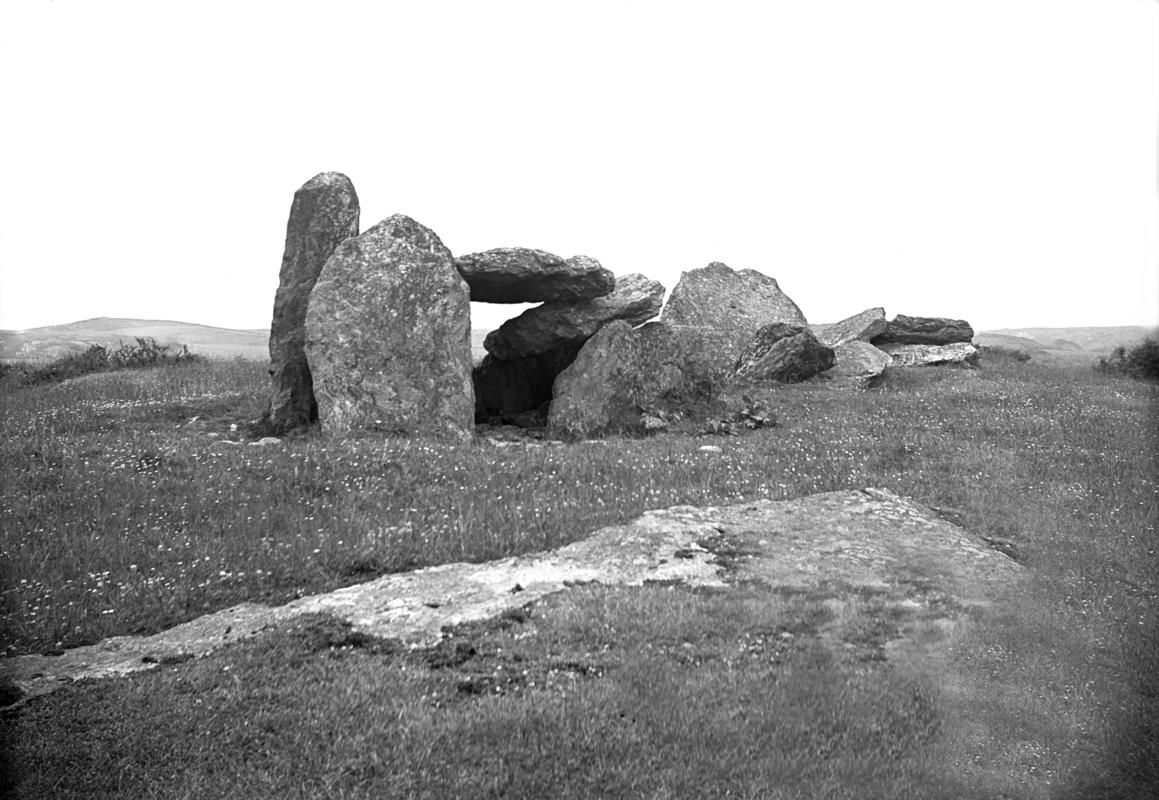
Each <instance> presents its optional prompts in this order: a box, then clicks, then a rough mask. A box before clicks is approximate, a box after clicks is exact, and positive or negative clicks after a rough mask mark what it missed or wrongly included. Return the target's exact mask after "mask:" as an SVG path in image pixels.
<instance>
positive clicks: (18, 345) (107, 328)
mask: <svg viewBox="0 0 1159 800" xmlns="http://www.w3.org/2000/svg"><path fill="white" fill-rule="evenodd" d="M138 337H140V338H151V339H155V340H156V341H157V343H158V344H165V345H173V346H176V347H180V346H181V345H188V346H189V350H190V351H191V352H194V353H198V354H200V355H203V356H217V357H233V356H242V357H245V358H254V359H259V360H264V359H267V358H269V339H270V332H269V330H268V329H252V330H234V329H231V328H214V327H210V326H209V325H196V324H193V323H189V322H173V321H171V320H156V319H118V318H114V317H97V318H96V319H86V320H81V321H80V322H70V323H67V324H65V325H47V326H45V327H43V328H29V329H28V330H23V331H0V361H51V360H53V359H56V358H60V357H61V356H65V355H68V354H69V353H78V352H81V351H84V350H87V349H88V348H89V346H91V345H94V344H100V345H104V346H105V347H116V346H118V345H119V344H121V343H122V342H125V343H132V342H133V341H134V340H135V339H137V338H138Z"/></svg>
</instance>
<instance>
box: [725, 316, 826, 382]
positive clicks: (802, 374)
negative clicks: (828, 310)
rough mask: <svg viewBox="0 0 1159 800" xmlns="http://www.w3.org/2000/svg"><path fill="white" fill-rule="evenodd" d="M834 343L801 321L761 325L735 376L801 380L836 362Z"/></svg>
mask: <svg viewBox="0 0 1159 800" xmlns="http://www.w3.org/2000/svg"><path fill="white" fill-rule="evenodd" d="M833 363H834V355H833V349H832V348H831V347H826V346H825V345H823V344H821V343H820V342H819V341H817V337H816V336H814V335H813V332H812V331H811V330H809V329H808V328H806V327H804V326H802V325H786V324H785V323H783V322H774V323H772V324H771V325H765V326H763V327H762V328H760V329H759V330H758V331H757V332H756V335H755V336H753V339H752V341H751V342H749V344H748V345H747V346H746V347H745V349H744V351H743V352H742V353H741V355H740V358H739V359H737V363H736V370H735V372H734V375H733V377H734V379H735V380H738V381H743V382H746V383H766V382H774V383H799V382H800V381H804V380H808V379H809V378H811V377H813V376H814V375H816V374H818V373H820V372H824V371H825V370H827V369H829V368H830V367H832V366H833Z"/></svg>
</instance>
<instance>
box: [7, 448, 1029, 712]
mask: <svg viewBox="0 0 1159 800" xmlns="http://www.w3.org/2000/svg"><path fill="white" fill-rule="evenodd" d="M701 449H702V450H703V449H705V448H701ZM715 449H716V450H717V451H719V450H720V448H719V447H718V448H715ZM738 552H743V553H745V557H744V558H739V559H738V558H735V557H733V558H728V559H727V561H728V567H727V570H728V571H730V572H731V573H732V574H731V575H726V574H725V572H726V566H725V564H724V563H723V562H724V559H722V558H721V557H720V556H722V555H725V554H728V553H732V554H733V556H735V554H736V553H738ZM1025 579H1026V570H1025V569H1024V568H1023V567H1022V566H1020V565H1019V564H1018V563H1017V562H1015V561H1014V560H1012V559H1011V558H1009V557H1007V556H1005V555H1003V554H1002V553H1000V552H998V551H997V550H995V549H993V548H992V547H990V546H987V543H986V542H985V541H983V540H982V539H980V538H979V537H977V536H975V535H973V534H971V533H969V532H967V531H965V530H963V529H962V528H960V527H958V526H957V525H954V524H952V523H950V522H947V521H945V520H944V519H940V518H939V517H938V516H937V515H936V514H934V513H933V512H932V511H931V510H930V509H928V508H926V507H924V506H922V505H920V504H918V503H916V502H914V501H912V500H909V499H907V498H904V497H899V496H898V495H896V494H893V493H892V492H890V491H888V490H885V489H876V488H866V489H853V490H843V491H835V492H825V493H823V494H815V495H809V496H806V497H801V498H795V499H792V500H757V501H749V502H745V503H740V504H737V505H727V506H714V507H709V508H693V507H690V506H675V507H672V508H668V509H664V510H658V511H650V512H648V513H646V514H644V515H642V516H640V517H638V518H637V519H635V520H631V521H629V522H628V523H626V524H624V525H615V526H610V527H606V528H603V529H601V530H599V531H596V532H595V533H593V534H592V535H591V536H590V537H587V538H585V539H583V540H581V541H578V542H575V543H573V544H570V545H567V546H566V547H562V548H559V549H556V550H552V551H550V552H544V553H534V554H530V555H525V556H517V557H512V558H504V559H501V560H497V561H490V562H487V563H483V564H469V563H452V564H442V565H439V566H434V567H428V568H425V569H420V570H416V571H413V572H406V573H401V574H391V575H384V576H382V577H380V578H377V579H376V580H373V581H369V582H366V583H361V584H356V585H353V586H348V587H345V588H342V589H338V590H335V591H333V592H328V593H326V594H319V595H311V596H308V597H302V598H299V599H297V600H293V601H291V602H289V603H286V604H285V605H281V606H276V607H270V606H265V605H260V604H256V603H244V604H241V605H238V606H234V607H232V608H229V609H226V610H224V611H219V612H217V613H215V614H211V615H208V616H205V617H201V618H199V619H196V620H193V621H192V622H187V623H185V624H183V625H179V626H177V627H175V628H172V629H170V630H167V631H163V632H161V633H158V634H154V635H151V636H119V637H114V638H111V639H107V640H105V641H103V642H100V643H98V644H94V645H88V646H85V647H80V648H76V649H74V650H69V651H67V652H65V653H64V654H62V655H56V656H46V655H26V656H17V657H14V658H8V659H4V660H2V661H0V677H2V678H3V679H4V680H6V681H9V682H11V685H13V686H15V687H16V688H17V689H19V691H20V692H21V693H22V694H23V695H26V696H34V695H40V694H45V693H48V692H51V691H53V690H54V689H56V688H58V687H61V686H65V685H68V683H69V682H70V681H74V680H80V679H98V678H111V677H116V676H121V675H127V674H131V673H135V672H140V671H142V670H148V669H152V668H154V667H156V666H158V665H159V664H162V663H165V662H170V661H178V660H183V659H186V658H190V657H194V656H197V657H200V656H206V655H209V654H210V653H212V652H213V651H214V650H216V649H218V648H221V647H225V646H227V645H229V644H231V643H234V642H237V641H243V640H246V639H251V638H253V637H257V636H261V635H262V634H263V632H264V631H268V630H270V629H271V628H275V627H278V626H282V625H287V624H291V623H292V622H293V621H294V620H296V619H297V618H298V617H301V616H302V615H305V614H327V615H330V616H332V617H334V618H336V619H339V620H342V621H344V622H346V623H348V624H349V625H350V626H351V627H352V629H353V631H355V632H357V633H361V634H365V635H369V636H375V637H381V638H384V639H397V640H400V641H402V642H404V643H407V644H409V645H412V646H416V647H430V646H433V645H436V644H438V643H439V642H440V641H442V640H443V638H444V636H445V631H446V629H447V628H448V627H449V626H452V625H457V624H462V623H464V622H469V621H473V620H482V619H488V618H493V617H497V616H498V615H500V614H502V613H503V612H505V611H507V610H509V609H514V608H518V607H521V606H525V605H527V604H528V603H530V602H534V601H536V600H539V599H540V598H543V597H544V596H546V595H549V594H552V593H554V592H562V591H567V588H568V587H569V586H574V585H576V584H583V583H591V582H594V581H598V582H599V583H601V584H604V585H608V586H616V585H630V586H640V585H643V584H645V583H647V582H650V581H651V582H679V583H681V584H684V585H688V586H711V587H714V588H715V589H716V590H718V591H728V590H729V587H736V586H740V585H746V584H747V585H757V586H767V587H769V591H770V592H771V593H775V592H784V591H786V590H787V591H796V592H800V591H807V590H817V589H824V590H825V592H826V596H831V595H833V593H834V592H839V593H838V594H837V596H836V597H834V598H833V600H835V601H836V605H835V606H834V607H835V608H838V609H840V608H842V607H843V604H845V603H857V602H862V603H864V602H866V599H865V598H866V597H869V598H870V601H871V602H872V603H873V604H875V607H876V608H877V609H878V611H877V613H878V614H879V615H882V617H883V618H888V619H889V620H890V621H891V624H890V625H888V626H885V627H884V629H883V631H884V637H873V638H877V639H881V638H884V641H878V642H877V644H876V647H877V648H879V649H875V650H873V651H872V652H870V653H857V652H850V651H849V649H848V648H849V644H848V641H849V640H848V639H847V638H846V637H845V636H840V635H833V636H825V635H824V631H822V632H821V633H822V635H821V636H820V637H819V638H818V640H817V644H818V646H822V647H825V646H829V647H832V648H833V656H834V657H835V658H838V659H852V660H855V661H861V660H864V659H865V657H866V656H869V657H872V658H878V659H881V658H884V659H886V660H888V661H889V662H890V663H891V665H893V666H897V667H906V666H909V667H911V668H917V667H921V666H922V665H925V666H926V667H927V668H929V667H930V666H931V665H938V664H946V665H949V664H950V663H951V662H949V661H947V660H945V659H946V654H947V653H948V652H949V648H950V647H951V646H953V645H956V644H957V643H959V642H961V641H963V635H964V634H965V633H966V631H968V629H969V627H970V626H971V625H972V624H974V622H975V621H976V620H977V619H978V618H979V617H981V616H982V615H984V614H985V613H987V610H988V608H990V607H991V606H992V604H993V603H994V602H995V601H996V600H998V599H999V598H1000V597H1002V596H1003V595H1008V594H1009V593H1010V592H1011V591H1012V590H1017V588H1018V587H1019V585H1020V584H1021V583H1022V582H1023V581H1024V580H1025ZM514 587H519V591H513V588H514ZM842 587H847V589H845V590H842ZM867 590H868V592H869V594H868V595H867V594H866V592H867ZM859 598H860V599H859ZM859 638H860V639H866V638H868V637H864V636H863V637H859ZM861 667H862V668H864V664H861ZM942 683H946V684H948V685H951V686H953V687H955V691H959V692H960V691H961V686H962V685H963V684H961V683H959V682H957V681H953V680H945V681H937V680H934V681H929V682H928V684H923V685H929V686H933V687H937V686H939V685H940V684H942ZM959 699H960V698H959Z"/></svg>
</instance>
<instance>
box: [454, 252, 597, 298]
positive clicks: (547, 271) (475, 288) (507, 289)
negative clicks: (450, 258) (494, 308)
mask: <svg viewBox="0 0 1159 800" xmlns="http://www.w3.org/2000/svg"><path fill="white" fill-rule="evenodd" d="M455 267H456V268H457V269H458V270H459V272H460V274H462V276H463V279H464V280H465V281H467V285H468V286H469V287H471V299H472V300H473V301H475V302H476V303H542V302H571V301H574V300H583V299H586V298H589V297H600V296H602V295H605V294H607V293H608V292H610V291H612V287H613V286H615V281H616V279H615V276H614V275H612V271H611V270H609V269H605V268H604V267H602V266H600V262H598V261H596V260H595V259H594V258H589V257H588V256H573V257H572V258H566V259H565V258H560V257H559V256H557V255H553V254H552V253H548V252H545V251H543V250H532V249H530V248H527V247H497V248H495V249H494V250H485V251H484V252H482V253H471V254H470V255H465V256H460V257H459V258H457V259H455Z"/></svg>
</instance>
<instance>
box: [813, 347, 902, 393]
mask: <svg viewBox="0 0 1159 800" xmlns="http://www.w3.org/2000/svg"><path fill="white" fill-rule="evenodd" d="M833 353H834V355H835V356H836V358H837V363H836V364H835V365H834V366H833V368H832V369H830V370H828V371H826V372H824V373H822V375H823V376H824V377H825V378H829V379H830V380H832V381H833V382H835V383H837V384H839V385H842V386H852V387H855V388H865V387H867V386H869V385H870V384H871V383H873V381H874V380H876V379H877V378H878V377H879V376H880V375H881V374H882V373H884V372H885V368H886V367H888V366H889V365H890V364H891V363H893V359H892V358H890V356H889V355H888V354H886V353H884V352H882V351H881V350H879V349H877V348H876V347H874V346H873V345H871V344H870V343H869V342H863V341H861V340H859V339H854V340H853V341H849V342H846V343H845V344H839V345H837V346H836V347H835V348H833Z"/></svg>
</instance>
